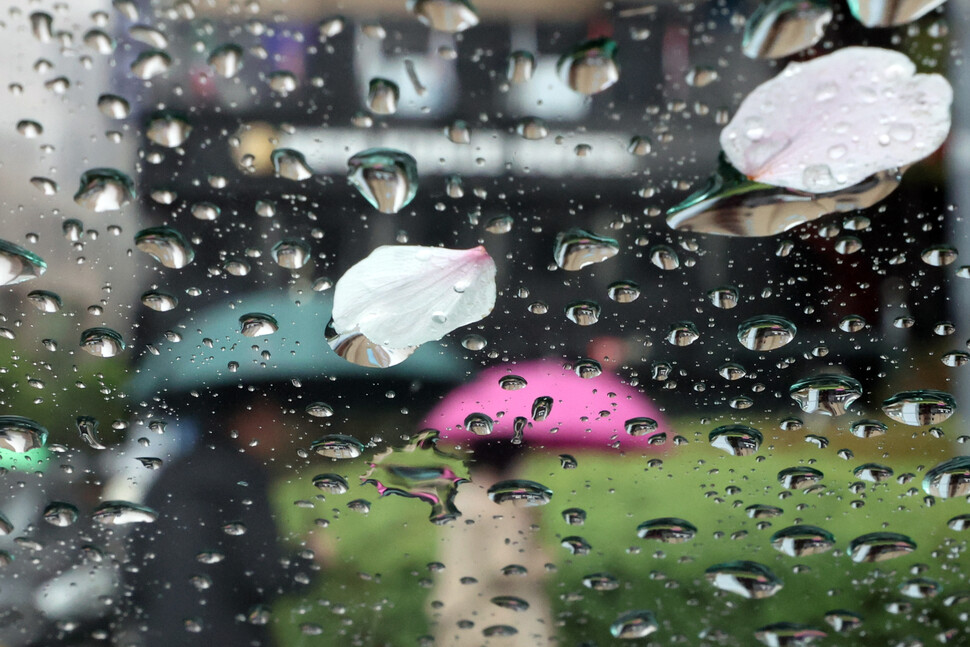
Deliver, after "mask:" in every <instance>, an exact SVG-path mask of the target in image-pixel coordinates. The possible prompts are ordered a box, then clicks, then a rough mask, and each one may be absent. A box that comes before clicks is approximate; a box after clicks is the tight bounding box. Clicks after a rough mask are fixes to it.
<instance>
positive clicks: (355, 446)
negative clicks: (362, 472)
mask: <svg viewBox="0 0 970 647" xmlns="http://www.w3.org/2000/svg"><path fill="white" fill-rule="evenodd" d="M310 451H312V452H314V453H315V454H318V455H320V456H325V457H326V458H334V459H346V458H357V457H358V456H360V455H361V454H363V453H364V444H363V443H362V442H360V441H359V440H357V439H356V438H354V437H353V436H344V435H342V434H330V435H329V436H324V437H323V438H320V439H319V440H315V441H313V443H312V444H311V445H310Z"/></svg>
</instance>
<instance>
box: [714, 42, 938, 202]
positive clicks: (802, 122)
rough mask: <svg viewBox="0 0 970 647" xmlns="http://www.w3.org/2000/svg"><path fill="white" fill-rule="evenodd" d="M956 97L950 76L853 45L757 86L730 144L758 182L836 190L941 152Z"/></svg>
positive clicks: (726, 143)
mask: <svg viewBox="0 0 970 647" xmlns="http://www.w3.org/2000/svg"><path fill="white" fill-rule="evenodd" d="M952 101H953V89H952V88H951V87H950V84H949V82H947V80H946V79H945V78H943V77H942V76H940V75H938V74H916V66H915V65H914V64H913V62H912V61H911V60H909V58H908V57H907V56H906V55H905V54H900V53H899V52H893V51H890V50H886V49H880V48H878V47H847V48H844V49H840V50H839V51H837V52H834V53H832V54H829V55H827V56H822V57H820V58H816V59H814V60H811V61H809V62H807V63H792V64H790V65H789V66H788V67H786V68H785V70H784V71H783V72H782V73H781V74H779V75H778V76H776V77H775V78H773V79H771V80H770V81H768V82H766V83H763V84H761V85H760V86H758V87H757V88H755V90H754V91H753V92H752V93H751V94H749V95H748V96H747V98H745V100H744V101H743V102H742V103H741V106H740V108H738V112H737V114H736V115H734V118H733V119H732V120H731V122H730V123H729V124H728V125H727V126H726V127H725V128H724V130H723V131H721V147H722V148H723V149H724V152H725V154H726V155H727V157H728V160H729V161H730V162H731V164H733V165H734V166H735V167H736V168H737V169H738V170H740V171H741V172H742V173H744V174H745V175H747V176H748V177H749V178H751V179H753V180H756V181H758V182H762V183H765V184H772V185H774V186H783V187H787V188H789V189H794V190H796V191H807V192H809V193H828V192H832V191H837V190H839V189H842V188H844V187H849V186H852V185H854V184H858V183H859V182H861V181H862V180H864V179H865V178H867V177H869V176H870V175H872V174H874V173H877V172H879V171H884V170H886V169H890V168H894V167H898V166H905V165H907V164H911V163H913V162H915V161H917V160H921V159H923V158H924V157H926V156H928V155H930V154H931V153H933V151H935V150H936V149H937V148H939V146H940V144H942V143H943V140H945V139H946V136H947V134H948V133H949V131H950V104H951V102H952Z"/></svg>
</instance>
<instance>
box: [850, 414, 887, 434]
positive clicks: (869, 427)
mask: <svg viewBox="0 0 970 647" xmlns="http://www.w3.org/2000/svg"><path fill="white" fill-rule="evenodd" d="M849 431H850V432H851V433H852V435H853V436H856V437H857V438H873V437H876V436H884V435H885V434H886V432H887V431H889V427H887V426H886V424H885V423H883V422H880V421H878V420H868V419H866V420H858V421H856V422H853V423H852V426H851V427H849Z"/></svg>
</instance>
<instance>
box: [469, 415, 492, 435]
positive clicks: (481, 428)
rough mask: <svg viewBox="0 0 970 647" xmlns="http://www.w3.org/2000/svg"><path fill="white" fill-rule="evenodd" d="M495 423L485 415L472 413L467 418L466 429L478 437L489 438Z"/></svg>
mask: <svg viewBox="0 0 970 647" xmlns="http://www.w3.org/2000/svg"><path fill="white" fill-rule="evenodd" d="M494 425H495V422H494V421H493V420H492V418H491V417H489V416H488V415H486V414H484V413H470V414H468V416H466V417H465V429H467V430H468V431H470V432H471V433H473V434H475V435H476V436H488V435H489V434H491V433H492V428H493V427H494Z"/></svg>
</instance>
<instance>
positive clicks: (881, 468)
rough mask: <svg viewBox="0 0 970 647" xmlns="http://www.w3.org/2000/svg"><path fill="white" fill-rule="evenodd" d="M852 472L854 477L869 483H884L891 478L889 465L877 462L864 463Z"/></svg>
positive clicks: (891, 472) (891, 471)
mask: <svg viewBox="0 0 970 647" xmlns="http://www.w3.org/2000/svg"><path fill="white" fill-rule="evenodd" d="M852 474H853V475H854V476H855V477H856V478H858V479H861V480H863V481H869V482H870V483H884V482H885V481H888V480H889V479H891V478H892V476H893V470H892V468H891V467H886V466H885V465H879V464H878V463H865V464H864V465H860V466H858V467H857V468H855V469H854V470H852Z"/></svg>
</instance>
